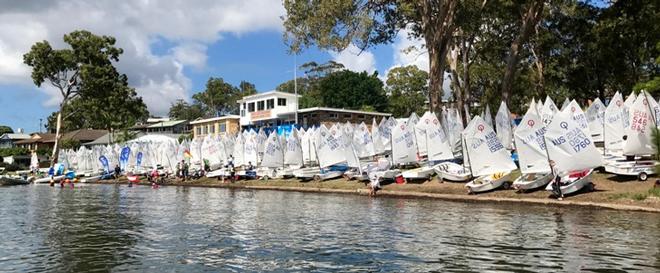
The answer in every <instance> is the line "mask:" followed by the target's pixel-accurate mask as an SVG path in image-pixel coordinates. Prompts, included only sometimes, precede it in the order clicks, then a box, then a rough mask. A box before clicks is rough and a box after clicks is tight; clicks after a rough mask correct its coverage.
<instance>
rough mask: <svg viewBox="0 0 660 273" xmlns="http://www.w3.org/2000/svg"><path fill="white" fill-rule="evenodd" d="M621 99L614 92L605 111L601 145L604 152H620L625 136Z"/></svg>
mask: <svg viewBox="0 0 660 273" xmlns="http://www.w3.org/2000/svg"><path fill="white" fill-rule="evenodd" d="M627 123H629V122H628V121H625V120H624V105H623V97H622V96H621V94H620V93H619V92H616V93H615V94H614V96H613V97H612V99H611V100H610V104H608V105H607V108H606V109H605V116H604V126H603V127H604V128H603V144H604V146H605V150H606V151H621V150H622V149H623V136H624V135H625V124H627Z"/></svg>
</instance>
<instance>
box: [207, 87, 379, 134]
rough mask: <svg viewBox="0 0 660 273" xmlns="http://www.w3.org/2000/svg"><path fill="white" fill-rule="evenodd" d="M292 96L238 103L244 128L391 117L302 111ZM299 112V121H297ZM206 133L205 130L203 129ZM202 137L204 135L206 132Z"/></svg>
mask: <svg viewBox="0 0 660 273" xmlns="http://www.w3.org/2000/svg"><path fill="white" fill-rule="evenodd" d="M299 97H300V96H299V95H298V96H296V95H294V94H291V93H285V92H279V91H269V92H264V93H258V94H254V95H250V96H246V97H243V98H242V99H241V100H239V101H237V102H238V104H239V109H240V125H241V127H243V128H260V127H276V126H278V127H290V126H288V125H290V124H297V125H298V126H301V127H311V126H319V125H321V124H325V125H326V126H330V125H332V124H334V123H345V122H347V121H348V122H351V123H354V124H359V123H361V122H364V123H366V124H367V125H371V122H372V120H373V119H374V118H375V119H377V120H378V121H379V122H380V120H381V119H382V118H383V117H389V116H391V114H388V113H379V112H367V111H359V110H349V109H338V108H330V107H311V108H305V109H298V98H299ZM296 113H297V116H298V120H297V121H296ZM201 129H202V130H203V127H202V128H201ZM200 135H204V134H203V132H202V133H201V134H200Z"/></svg>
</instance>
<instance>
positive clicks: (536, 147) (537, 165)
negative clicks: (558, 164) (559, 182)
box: [513, 105, 554, 191]
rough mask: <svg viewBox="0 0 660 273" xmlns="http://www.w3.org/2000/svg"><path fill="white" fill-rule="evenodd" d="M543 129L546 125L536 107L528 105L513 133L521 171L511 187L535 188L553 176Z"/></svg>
mask: <svg viewBox="0 0 660 273" xmlns="http://www.w3.org/2000/svg"><path fill="white" fill-rule="evenodd" d="M545 131H546V127H545V124H544V123H543V118H542V117H541V115H540V114H539V113H538V112H537V107H535V106H534V105H530V107H529V109H528V110H527V113H525V116H524V117H523V119H522V121H521V122H520V125H518V127H517V128H516V131H515V132H514V133H513V138H514V140H515V142H516V148H517V149H518V160H519V163H520V164H519V165H520V172H521V173H522V175H521V176H520V177H518V178H517V179H516V180H515V181H513V188H515V189H517V190H521V191H524V190H531V189H536V188H539V187H543V186H545V185H546V184H548V183H549V182H550V180H552V178H553V177H554V176H553V175H552V171H551V170H550V165H549V164H548V157H547V153H546V151H545V144H544V142H543V135H544V134H545Z"/></svg>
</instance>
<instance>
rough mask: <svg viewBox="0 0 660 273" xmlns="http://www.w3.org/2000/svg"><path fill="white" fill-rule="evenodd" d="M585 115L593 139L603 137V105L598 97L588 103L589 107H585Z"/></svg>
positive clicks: (596, 139) (597, 139)
mask: <svg viewBox="0 0 660 273" xmlns="http://www.w3.org/2000/svg"><path fill="white" fill-rule="evenodd" d="M585 115H586V117H587V124H588V125H589V131H591V135H592V136H593V137H594V140H595V141H599V140H600V139H602V137H603V123H604V120H605V119H604V118H605V105H604V104H603V102H601V101H600V99H599V98H596V99H595V100H594V102H592V103H591V105H589V108H587V112H585Z"/></svg>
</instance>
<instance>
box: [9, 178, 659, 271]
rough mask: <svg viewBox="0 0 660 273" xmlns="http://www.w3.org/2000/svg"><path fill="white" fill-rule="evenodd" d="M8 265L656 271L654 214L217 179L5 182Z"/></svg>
mask: <svg viewBox="0 0 660 273" xmlns="http://www.w3.org/2000/svg"><path fill="white" fill-rule="evenodd" d="M0 194H1V196H2V197H1V198H0V219H2V220H1V222H0V231H1V232H2V233H1V234H2V239H1V240H0V271H2V272H46V271H48V272H53V271H57V272H107V271H112V272H127V271H128V272H136V271H137V272H145V271H146V272H202V271H209V272H217V271H222V272H226V271H240V272H265V271H314V272H322V271H340V272H353V271H381V272H431V271H436V272H450V271H460V272H469V271H472V272H485V271H516V272H558V271H565V272H577V271H591V272H612V271H614V272H616V271H644V272H658V271H660V243H659V242H658V241H659V238H660V214H651V213H637V212H628V211H612V210H599V209H589V208H556V207H543V206H532V205H502V204H486V203H459V202H444V201H438V200H426V199H397V198H368V197H366V196H353V195H335V194H310V193H296V192H278V191H247V190H229V189H217V188H185V187H163V188H160V189H158V190H153V189H151V188H149V187H145V186H139V187H133V188H128V187H127V186H126V185H122V186H115V185H84V186H81V187H77V188H75V189H69V188H65V189H60V188H59V187H55V188H51V187H49V186H46V185H30V186H17V187H5V188H0Z"/></svg>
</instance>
